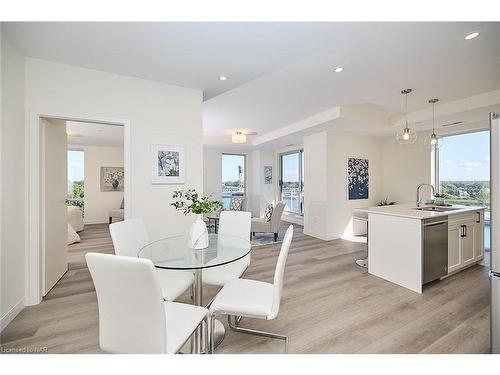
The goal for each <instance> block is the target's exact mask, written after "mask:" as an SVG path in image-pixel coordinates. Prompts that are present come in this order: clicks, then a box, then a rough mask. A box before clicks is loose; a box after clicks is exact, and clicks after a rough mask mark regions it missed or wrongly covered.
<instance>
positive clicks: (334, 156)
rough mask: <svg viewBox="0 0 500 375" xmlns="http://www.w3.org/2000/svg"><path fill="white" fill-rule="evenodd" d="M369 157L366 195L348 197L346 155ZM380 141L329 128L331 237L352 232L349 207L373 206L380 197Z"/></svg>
mask: <svg viewBox="0 0 500 375" xmlns="http://www.w3.org/2000/svg"><path fill="white" fill-rule="evenodd" d="M348 158H359V159H368V161H369V192H368V199H356V200H348V197H347V159H348ZM382 173H383V159H382V141H381V140H380V139H376V138H369V137H362V136H359V135H356V134H350V133H346V132H333V131H330V132H328V197H329V199H328V212H329V220H328V233H329V236H330V237H331V238H339V237H344V238H349V237H352V236H353V222H352V210H353V209H354V208H359V207H367V206H374V205H376V204H377V203H378V202H380V200H381V199H382V198H383V184H382Z"/></svg>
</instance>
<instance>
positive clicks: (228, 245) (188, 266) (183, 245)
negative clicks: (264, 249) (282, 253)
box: [138, 234, 251, 270]
mask: <svg viewBox="0 0 500 375" xmlns="http://www.w3.org/2000/svg"><path fill="white" fill-rule="evenodd" d="M188 239H189V236H177V237H169V238H164V239H161V240H158V241H155V242H152V243H150V244H148V245H146V246H144V247H143V248H142V249H141V250H140V251H139V254H138V257H139V258H146V259H150V260H151V261H152V262H153V264H154V265H155V266H156V267H158V268H166V269H174V270H192V269H203V268H210V267H217V266H221V265H224V264H228V263H232V262H235V261H237V260H238V259H241V258H243V257H244V256H245V255H247V254H248V253H250V249H251V244H250V241H248V240H244V239H243V238H240V237H234V236H227V235H221V234H209V235H208V243H209V245H208V247H207V248H205V249H201V250H196V249H191V248H190V247H189V246H188Z"/></svg>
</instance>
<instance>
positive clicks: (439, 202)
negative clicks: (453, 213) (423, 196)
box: [434, 193, 446, 206]
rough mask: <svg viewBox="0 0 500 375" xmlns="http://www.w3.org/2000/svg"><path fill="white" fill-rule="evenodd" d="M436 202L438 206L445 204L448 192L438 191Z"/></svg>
mask: <svg viewBox="0 0 500 375" xmlns="http://www.w3.org/2000/svg"><path fill="white" fill-rule="evenodd" d="M434 198H435V199H434V204H435V205H436V206H444V205H445V198H446V194H440V193H437V194H435V195H434Z"/></svg>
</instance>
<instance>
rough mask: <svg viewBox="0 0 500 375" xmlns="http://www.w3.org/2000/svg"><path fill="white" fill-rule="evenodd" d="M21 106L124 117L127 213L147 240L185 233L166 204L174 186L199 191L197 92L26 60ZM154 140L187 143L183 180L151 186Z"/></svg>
mask: <svg viewBox="0 0 500 375" xmlns="http://www.w3.org/2000/svg"><path fill="white" fill-rule="evenodd" d="M26 109H27V111H28V112H29V115H30V116H33V115H36V114H51V115H63V116H76V117H86V118H89V119H125V120H129V121H130V140H131V149H130V155H131V165H130V171H128V176H127V177H128V178H129V179H130V202H129V207H127V214H128V215H129V217H135V216H142V217H143V218H144V219H145V221H146V225H147V227H148V230H149V234H150V237H151V239H157V238H160V237H163V236H167V235H176V234H181V233H187V231H188V229H189V225H190V223H191V222H192V220H193V218H191V217H188V218H185V217H184V216H182V215H181V214H180V213H179V212H176V211H175V210H174V208H173V207H172V206H171V205H170V204H171V202H172V198H171V197H172V192H173V191H174V190H178V189H187V188H195V189H197V190H199V191H201V190H202V189H203V153H202V92H201V91H200V90H192V89H187V88H182V87H177V86H173V85H169V84H165V83H160V82H153V81H147V80H142V79H138V78H133V77H127V76H121V75H116V74H110V73H105V72H100V71H95V70H89V69H83V68H78V67H74V66H69V65H65V64H57V63H52V62H48V61H44V60H38V59H32V58H27V59H26ZM153 143H164V144H178V145H184V146H185V147H186V184H184V185H152V184H151V153H150V146H151V144H153Z"/></svg>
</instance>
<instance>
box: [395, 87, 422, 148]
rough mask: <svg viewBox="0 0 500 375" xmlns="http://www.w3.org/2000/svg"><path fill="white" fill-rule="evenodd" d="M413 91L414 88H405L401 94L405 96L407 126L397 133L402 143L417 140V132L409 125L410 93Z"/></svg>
mask: <svg viewBox="0 0 500 375" xmlns="http://www.w3.org/2000/svg"><path fill="white" fill-rule="evenodd" d="M411 92H412V89H405V90H402V91H401V94H403V95H404V96H405V127H404V128H403V130H402V131H399V132H398V133H397V134H396V140H397V141H398V143H399V144H401V145H406V144H414V143H415V142H416V141H417V133H416V132H414V131H411V129H410V127H409V126H408V94H410V93H411Z"/></svg>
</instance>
